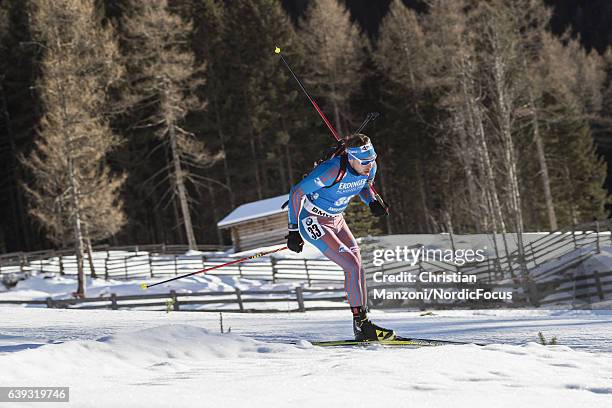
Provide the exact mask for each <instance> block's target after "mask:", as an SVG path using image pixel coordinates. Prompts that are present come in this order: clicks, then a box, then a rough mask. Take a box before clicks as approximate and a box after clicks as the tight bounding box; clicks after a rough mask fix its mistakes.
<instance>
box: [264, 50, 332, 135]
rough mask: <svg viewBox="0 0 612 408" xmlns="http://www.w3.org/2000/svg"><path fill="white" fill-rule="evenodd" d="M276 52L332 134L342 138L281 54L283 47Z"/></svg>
mask: <svg viewBox="0 0 612 408" xmlns="http://www.w3.org/2000/svg"><path fill="white" fill-rule="evenodd" d="M274 52H275V53H277V54H278V55H280V57H281V61H283V63H284V64H285V66H286V67H287V69H288V70H289V72H291V75H293V78H295V80H296V81H297V83H298V85H299V86H300V88H302V91H303V92H304V94H306V97H307V98H308V100H309V101H310V103H311V104H312V106H314V108H315V109H316V111H317V112H318V113H319V116H321V119H323V122H325V124H326V125H327V127H328V128H329V130H330V132H332V135H334V138H335V139H336V140H340V135H338V132H337V131H336V129H334V127H333V126H332V124H331V123H329V120H327V118H326V117H325V115H324V114H323V112H322V111H321V108H319V105H317V103H316V102H315V100H314V99H312V97H311V96H310V94H309V93H308V91H307V90H306V88H305V87H304V85H303V84H302V81H300V79H299V78H298V77H297V75H295V72H293V70H292V69H291V67H290V66H289V63H288V62H287V60H286V59H285V57H284V56H283V54H281V49H280V48H278V47H276V48H275V49H274Z"/></svg>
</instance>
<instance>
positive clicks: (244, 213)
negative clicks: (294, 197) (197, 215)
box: [217, 194, 289, 228]
mask: <svg viewBox="0 0 612 408" xmlns="http://www.w3.org/2000/svg"><path fill="white" fill-rule="evenodd" d="M288 199H289V194H284V195H281V196H278V197H272V198H266V199H265V200H259V201H254V202H252V203H247V204H242V205H241V206H239V207H238V208H236V209H235V210H234V211H232V212H231V213H229V214H228V215H227V216H226V217H225V218H223V219H222V220H221V221H219V222H218V223H217V227H218V228H224V227H228V226H230V225H233V224H237V223H239V222H244V221H249V220H253V219H256V218H260V217H265V216H267V215H272V214H277V213H282V212H286V211H287V208H286V207H285V208H284V209H283V208H281V206H282V205H283V204H284V203H285V201H287V200H288Z"/></svg>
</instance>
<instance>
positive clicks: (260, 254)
mask: <svg viewBox="0 0 612 408" xmlns="http://www.w3.org/2000/svg"><path fill="white" fill-rule="evenodd" d="M285 249H287V247H282V248H278V249H274V250H272V251H266V252H260V253H258V254H255V255H251V256H245V257H244V258H240V259H236V260H235V261H231V262H226V263H224V264H222V265H217V266H213V267H211V268H205V269H200V270H199V271H195V272H191V273H187V274H185V275H181V276H176V277H174V278H171V279H166V280H163V281H161V282H156V283H153V284H151V285H147V284H146V283H143V284H142V285H140V287H141V288H142V289H148V288H151V287H153V286H157V285H161V284H162V283H167V282H172V281H175V280H177V279H182V278H186V277H187V276H192V275H195V274H198V273H203V272H208V271H212V270H213V269H219V268H223V267H224V266H229V265H234V264H237V263H241V262H244V261H248V260H249V259H255V258H259V257H262V256H265V255H270V254H273V253H275V252H280V251H283V250H285Z"/></svg>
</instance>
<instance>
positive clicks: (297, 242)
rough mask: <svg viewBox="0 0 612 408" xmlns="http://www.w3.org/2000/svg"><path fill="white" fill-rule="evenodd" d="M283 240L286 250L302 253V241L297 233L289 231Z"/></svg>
mask: <svg viewBox="0 0 612 408" xmlns="http://www.w3.org/2000/svg"><path fill="white" fill-rule="evenodd" d="M285 238H287V248H289V249H290V250H292V251H293V252H298V253H299V252H302V247H303V246H304V240H303V239H302V236H301V235H300V232H299V231H289V235H287V236H286V237H285Z"/></svg>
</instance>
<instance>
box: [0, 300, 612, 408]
mask: <svg viewBox="0 0 612 408" xmlns="http://www.w3.org/2000/svg"><path fill="white" fill-rule="evenodd" d="M0 310H1V312H0V313H2V319H1V320H0V384H2V385H3V386H34V385H39V386H70V400H71V402H70V404H62V405H61V406H67V405H69V406H75V407H99V406H116V407H124V406H125V407H148V408H150V407H157V406H178V407H201V406H224V407H242V406H249V407H270V406H295V407H309V408H311V407H313V406H320V405H338V404H342V405H345V404H349V403H350V404H351V405H355V406H358V407H361V406H375V405H380V406H387V405H388V404H394V405H399V406H418V407H449V406H460V407H462V406H470V407H485V406H487V407H488V406H496V407H513V408H515V407H517V406H524V407H532V406H538V407H604V406H611V405H610V404H611V403H612V354H611V353H612V344H611V342H610V333H611V332H612V331H611V329H612V312H609V311H600V312H598V311H544V310H487V311H458V310H455V311H442V312H434V313H433V315H426V316H421V313H419V312H394V313H391V312H390V313H383V312H373V313H372V317H373V320H374V321H376V322H377V323H379V324H381V325H383V326H387V327H393V328H395V329H396V330H397V331H398V332H399V333H400V334H402V335H406V336H409V335H414V336H415V337H425V338H438V339H453V340H460V341H461V340H463V341H475V342H479V343H492V344H490V345H486V346H484V347H479V346H476V345H461V346H443V347H435V348H420V349H389V348H381V347H370V348H365V349H350V348H320V347H313V346H312V345H311V344H310V343H309V342H308V340H322V339H340V338H346V337H349V336H350V331H351V326H350V317H349V314H348V312H346V311H326V312H309V313H305V314H304V313H300V314H297V313H296V314H256V315H246V314H224V316H223V322H224V327H225V329H226V330H227V328H228V327H231V333H230V334H220V332H219V316H218V315H217V314H212V313H180V312H171V313H162V312H144V311H107V310H92V311H89V310H87V311H86V310H54V309H26V308H13V307H11V308H2V309H0ZM538 331H542V332H543V333H544V335H545V336H546V337H547V338H550V337H552V336H556V337H557V338H558V340H559V343H560V344H561V345H558V346H542V345H539V344H536V343H534V341H536V339H537V332H538ZM289 341H294V342H295V341H297V342H298V344H290V343H289ZM49 405H51V406H54V405H53V404H49ZM3 406H10V404H8V405H7V404H4V405H3ZM14 406H16V407H22V406H28V404H27V403H18V404H15V405H14ZM35 406H36V405H35ZM56 406H60V404H56Z"/></svg>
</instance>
